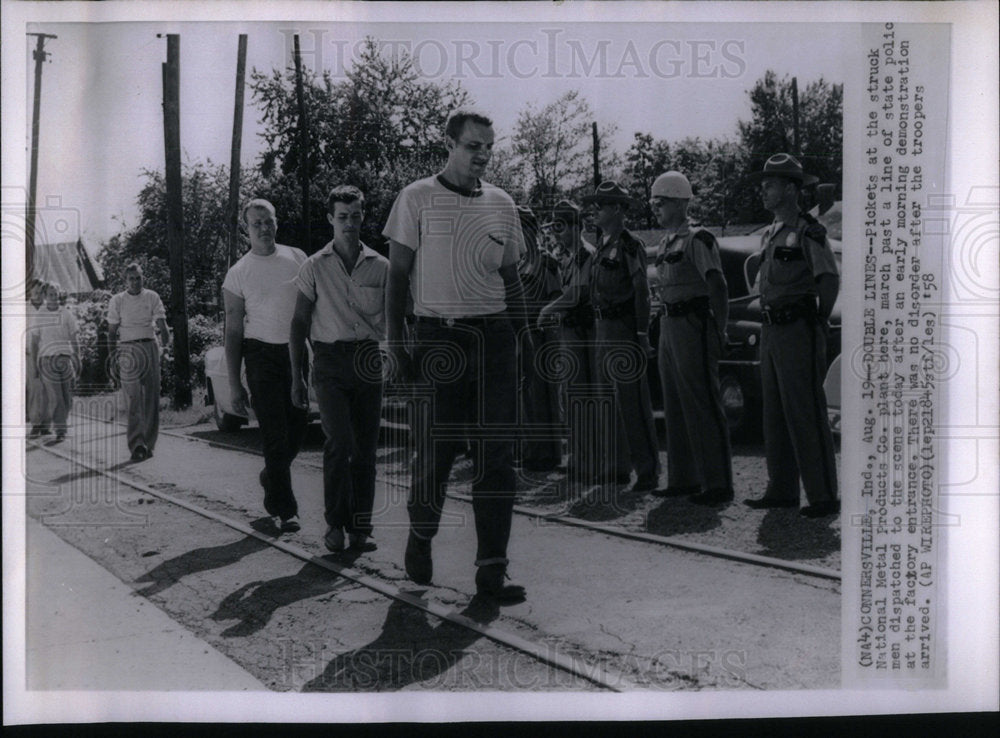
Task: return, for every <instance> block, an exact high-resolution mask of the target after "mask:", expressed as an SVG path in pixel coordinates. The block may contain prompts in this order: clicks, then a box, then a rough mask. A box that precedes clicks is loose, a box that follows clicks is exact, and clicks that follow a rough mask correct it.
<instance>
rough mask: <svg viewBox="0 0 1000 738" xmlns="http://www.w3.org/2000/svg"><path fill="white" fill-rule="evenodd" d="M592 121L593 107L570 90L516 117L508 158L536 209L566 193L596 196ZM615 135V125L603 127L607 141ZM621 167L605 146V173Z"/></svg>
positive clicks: (603, 135) (603, 160)
mask: <svg viewBox="0 0 1000 738" xmlns="http://www.w3.org/2000/svg"><path fill="white" fill-rule="evenodd" d="M593 120H594V113H593V111H592V110H591V108H590V104H589V103H588V102H587V100H586V98H584V97H582V96H581V95H580V93H579V91H578V90H570V91H569V92H566V93H565V94H563V95H562V96H561V97H559V98H558V99H556V100H555V101H553V102H551V103H549V104H548V105H545V106H543V107H542V108H540V109H536V108H535V106H534V105H533V104H530V103H529V104H528V105H527V106H526V107H525V108H524V109H523V110H522V111H521V113H520V115H518V118H517V125H516V128H515V131H514V136H513V137H512V140H511V150H510V153H511V156H512V158H513V164H514V165H515V166H516V167H517V168H518V169H519V171H520V174H521V176H522V177H523V178H524V179H525V180H526V182H527V184H528V187H527V191H528V199H529V201H530V203H531V205H532V206H535V207H542V208H545V207H550V206H551V205H552V204H553V203H555V201H556V200H558V199H559V197H561V196H563V195H565V194H566V193H571V192H573V191H574V190H579V189H586V190H587V191H588V192H589V191H592V189H593V186H592V176H591V173H592V171H593V152H592V138H591V125H592V123H593ZM616 130H617V126H615V125H613V124H603V125H601V126H600V132H601V136H602V137H604V138H610V137H611V136H613V135H614V133H615V131H616ZM618 165H619V158H618V156H617V154H615V153H614V152H612V151H610V150H609V149H608V148H607V147H605V148H604V149H603V150H602V151H601V171H602V172H608V171H611V170H612V169H614V168H615V167H616V166H618Z"/></svg>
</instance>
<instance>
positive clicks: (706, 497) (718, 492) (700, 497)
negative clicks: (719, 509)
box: [691, 487, 733, 507]
mask: <svg viewBox="0 0 1000 738" xmlns="http://www.w3.org/2000/svg"><path fill="white" fill-rule="evenodd" d="M732 501H733V490H732V488H731V487H718V488H716V489H707V490H705V491H704V492H699V493H698V494H696V495H693V496H692V497H691V502H693V503H694V504H695V505H705V506H706V507H714V506H715V505H724V504H725V503H727V502H732Z"/></svg>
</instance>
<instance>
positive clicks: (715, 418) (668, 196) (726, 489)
mask: <svg viewBox="0 0 1000 738" xmlns="http://www.w3.org/2000/svg"><path fill="white" fill-rule="evenodd" d="M692 194H693V193H692V191H691V183H690V182H688V179H687V177H685V176H684V175H683V174H681V173H680V172H666V173H665V174H661V175H660V176H659V177H657V178H656V181H655V182H653V187H652V197H651V198H650V201H649V204H650V207H651V208H652V209H653V214H654V215H655V216H656V218H657V220H658V221H659V224H660V227H661V228H663V229H665V230H666V233H665V234H664V236H663V240H662V241H660V246H659V249H658V252H657V256H656V271H657V275H658V277H659V279H658V290H659V293H660V294H659V297H660V300H661V301H662V302H663V306H664V313H663V317H662V318H661V319H660V341H659V356H658V360H657V366H658V368H659V370H660V385H661V386H662V388H663V411H664V425H665V426H666V431H667V478H668V485H667V488H666V489H665V490H664V491H663V492H662V493H659V494H660V496H663V497H673V496H679V495H685V494H690V495H693V496H692V497H691V501H692V502H694V503H697V504H703V505H717V504H721V503H725V502H730V501H731V500H732V499H733V471H732V461H731V454H730V449H729V429H728V427H727V425H726V415H725V411H724V410H723V407H722V397H721V395H720V392H719V358H720V356H721V355H722V352H723V350H724V349H725V341H726V339H725V335H726V320H727V318H728V314H729V301H728V298H729V293H728V291H727V289H726V279H725V277H724V276H723V275H722V260H721V258H720V256H719V246H718V244H717V243H716V242H715V237H714V236H712V234H711V233H709V232H708V231H706V230H702V229H698V230H693V229H692V228H691V226H690V225H689V224H688V220H687V209H688V203H689V202H690V201H691V197H692ZM654 494H657V493H654Z"/></svg>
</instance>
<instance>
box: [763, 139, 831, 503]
mask: <svg viewBox="0 0 1000 738" xmlns="http://www.w3.org/2000/svg"><path fill="white" fill-rule="evenodd" d="M751 177H752V178H753V179H754V180H755V181H756V180H759V181H760V190H761V197H762V199H763V204H764V207H765V208H767V209H768V210H770V211H771V212H772V213H773V214H774V222H773V223H772V224H771V225H770V226H769V227H768V228H767V230H766V231H765V232H764V234H763V235H762V237H761V251H760V253H759V255H757V256H756V257H753V256H752V257H750V258H751V259H754V258H759V264H760V266H759V271H758V274H757V284H758V285H759V288H760V297H761V307H762V319H763V326H762V329H761V345H760V354H761V361H760V370H761V390H762V394H763V405H764V407H763V411H764V444H765V450H766V454H767V473H768V483H767V490H766V491H765V493H764V495H763V497H761V498H759V499H750V500H747V501H746V504H747V505H749V506H750V507H754V508H775V507H798V505H799V484H798V481H799V478H800V477H801V479H802V486H803V487H804V488H805V493H806V497H807V499H808V501H809V505H808V506H807V507H804V508H802V509H801V510H800V512H801V514H802V515H804V516H806V517H810V518H818V517H823V516H825V515H832V514H835V513H837V512H838V511H839V510H840V503H839V501H838V500H837V470H836V459H835V457H834V450H833V436H832V434H831V432H830V422H829V418H828V417H827V410H826V396H825V394H824V392H823V376H824V373H825V371H826V345H825V340H824V338H825V332H826V325H827V319H828V318H829V317H830V312H831V311H832V310H833V304H834V302H835V301H836V299H837V292H838V290H839V287H840V277H839V274H838V270H837V262H836V259H835V258H834V255H833V251H832V250H831V248H830V244H829V242H828V241H827V238H826V229H824V228H823V226H822V225H820V224H819V223H818V222H817V221H816V220H815V218H813V217H812V216H810V215H807V214H806V213H803V212H800V209H799V194H800V190H801V188H802V187H803V186H806V185H809V184H812V183H814V182H816V178H815V177H812V176H811V175H806V174H804V173H803V171H802V165H801V164H800V163H799V162H798V160H797V159H795V157H793V156H790V155H789V154H775V155H774V156H772V157H771V158H770V159H768V160H767V163H766V164H765V165H764V169H763V170H762V171H761V172H755V173H754V174H753V175H751Z"/></svg>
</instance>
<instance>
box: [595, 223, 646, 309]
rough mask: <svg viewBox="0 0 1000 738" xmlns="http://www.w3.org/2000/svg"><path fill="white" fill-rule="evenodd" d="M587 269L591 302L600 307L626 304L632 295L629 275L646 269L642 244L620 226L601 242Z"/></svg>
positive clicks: (644, 248)
mask: <svg viewBox="0 0 1000 738" xmlns="http://www.w3.org/2000/svg"><path fill="white" fill-rule="evenodd" d="M591 269H592V271H591V293H590V294H591V302H592V304H593V305H594V306H595V307H597V308H599V309H601V310H606V309H607V308H609V307H611V306H622V307H627V306H626V305H625V303H628V302H631V301H632V300H634V299H635V286H634V283H633V281H632V278H633V275H634V274H636V273H640V274H643V275H645V273H646V247H645V245H644V244H643V242H642V241H640V240H639V239H637V238H636V237H635V236H633V235H632V234H631V233H629V232H628V231H627V230H623V231H622V232H621V233H619V234H618V237H617V238H613V239H609V240H605V241H604V243H602V244H601V246H600V248H599V249H598V250H597V253H596V254H595V256H594V265H593V266H592V267H591Z"/></svg>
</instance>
